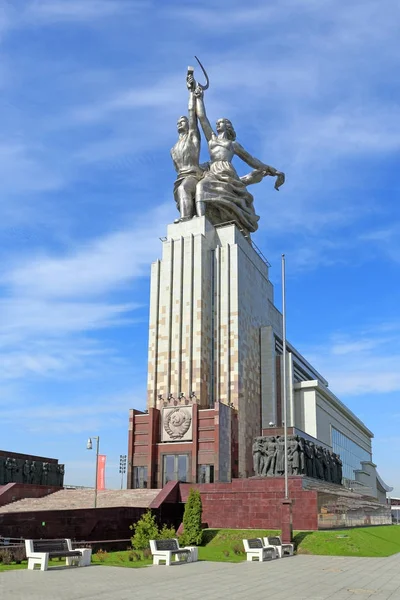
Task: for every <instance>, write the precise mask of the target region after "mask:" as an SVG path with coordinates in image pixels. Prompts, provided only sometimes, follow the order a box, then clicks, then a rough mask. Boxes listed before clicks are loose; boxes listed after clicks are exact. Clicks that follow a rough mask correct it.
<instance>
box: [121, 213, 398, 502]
mask: <svg viewBox="0 0 400 600" xmlns="http://www.w3.org/2000/svg"><path fill="white" fill-rule="evenodd" d="M162 243H163V256H162V259H161V260H158V261H156V262H155V263H154V264H153V265H152V271H151V292H150V323H149V355H148V388H147V389H148V395H147V410H146V411H145V412H141V411H137V410H134V409H132V410H131V411H130V415H129V448H128V487H132V488H134V487H149V488H156V487H162V486H164V485H165V484H166V483H168V482H169V481H181V482H183V483H185V482H187V483H213V482H230V481H231V480H232V479H236V478H248V477H252V476H254V471H253V457H252V446H253V441H254V438H255V437H256V436H259V435H281V434H282V425H283V422H282V421H283V394H282V389H283V383H284V382H283V381H282V373H283V369H282V366H283V365H282V361H283V357H282V315H281V313H280V312H279V310H278V309H277V308H276V306H275V305H274V298H273V286H272V284H271V281H270V280H269V275H268V270H269V264H268V262H267V261H266V260H265V258H264V257H263V256H262V255H261V253H260V252H259V251H258V249H257V248H256V247H255V245H254V244H253V243H252V241H251V240H250V239H249V237H248V236H245V235H244V234H243V232H241V231H240V230H239V229H238V227H237V226H236V225H235V224H234V223H228V224H225V225H221V226H217V227H214V226H213V225H211V224H210V223H209V222H208V221H207V220H206V219H205V218H204V217H201V218H196V219H192V220H190V221H186V222H180V223H177V224H173V225H170V226H168V232H167V236H166V237H165V238H164V239H163V241H162ZM286 367H287V368H286V374H287V380H286V386H287V387H286V389H287V418H288V423H287V425H288V428H289V430H290V432H292V433H295V434H298V435H301V436H303V437H306V438H309V439H310V440H315V441H316V442H317V443H318V444H319V445H322V446H325V447H326V448H328V449H330V450H333V451H334V452H335V453H337V454H339V455H340V457H341V459H342V462H343V483H344V484H346V485H347V487H349V488H353V487H354V486H356V487H357V489H358V490H359V491H360V493H365V494H367V495H370V496H371V497H375V498H378V497H379V498H381V497H382V495H384V494H385V489H386V490H387V489H389V488H387V486H385V484H384V483H383V482H382V480H381V479H380V478H379V476H378V475H377V473H376V468H375V465H374V463H373V462H372V445H371V441H372V438H373V434H372V432H371V431H370V430H369V429H368V428H367V427H366V426H365V425H364V424H363V423H362V422H361V421H360V419H358V418H357V417H356V415H354V414H353V413H352V412H351V411H350V410H349V409H348V408H347V407H346V406H345V405H344V404H343V403H342V402H341V401H340V400H339V399H338V398H337V397H336V396H335V395H334V394H333V393H332V392H331V391H330V390H329V387H328V382H327V381H326V380H325V379H324V377H323V376H322V375H320V374H319V373H318V372H317V371H316V370H315V369H314V368H313V367H312V365H310V364H309V363H308V362H307V360H306V359H305V358H304V357H302V356H301V355H300V354H299V353H298V352H297V351H296V349H295V348H294V347H293V346H291V345H290V344H287V356H286Z"/></svg>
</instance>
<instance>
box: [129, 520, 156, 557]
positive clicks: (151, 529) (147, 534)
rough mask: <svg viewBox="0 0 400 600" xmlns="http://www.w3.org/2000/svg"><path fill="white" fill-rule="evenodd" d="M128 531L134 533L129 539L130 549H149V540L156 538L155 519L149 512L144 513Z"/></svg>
mask: <svg viewBox="0 0 400 600" xmlns="http://www.w3.org/2000/svg"><path fill="white" fill-rule="evenodd" d="M130 529H133V530H134V532H135V533H134V534H133V536H132V538H131V542H132V547H133V548H134V549H135V550H145V549H146V548H150V540H156V539H157V538H158V526H157V523H156V517H155V515H153V514H152V512H151V510H148V511H146V512H145V513H144V514H143V515H142V516H141V518H140V519H139V521H138V522H137V523H135V524H134V525H131V526H130Z"/></svg>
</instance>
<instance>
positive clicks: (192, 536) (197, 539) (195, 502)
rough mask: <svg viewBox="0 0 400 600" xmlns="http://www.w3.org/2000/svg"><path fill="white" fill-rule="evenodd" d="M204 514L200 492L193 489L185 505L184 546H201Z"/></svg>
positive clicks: (182, 538)
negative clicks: (202, 516) (202, 517)
mask: <svg viewBox="0 0 400 600" xmlns="http://www.w3.org/2000/svg"><path fill="white" fill-rule="evenodd" d="M202 513H203V506H202V503H201V496H200V492H199V491H197V490H195V489H194V488H191V489H190V492H189V497H188V499H187V502H186V504H185V512H184V514H183V534H182V536H181V538H180V542H181V543H182V544H183V545H184V546H189V545H195V546H199V545H200V544H201V540H202V537H203V529H202V527H201V515H202Z"/></svg>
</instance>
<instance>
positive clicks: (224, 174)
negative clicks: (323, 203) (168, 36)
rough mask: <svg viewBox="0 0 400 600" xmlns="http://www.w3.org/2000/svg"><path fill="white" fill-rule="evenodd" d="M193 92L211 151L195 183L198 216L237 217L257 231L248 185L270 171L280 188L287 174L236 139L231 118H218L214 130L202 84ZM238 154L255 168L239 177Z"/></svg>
mask: <svg viewBox="0 0 400 600" xmlns="http://www.w3.org/2000/svg"><path fill="white" fill-rule="evenodd" d="M194 95H195V96H196V114H197V117H198V119H199V121H200V125H201V128H202V130H203V132H204V135H205V138H206V140H207V142H208V150H209V153H210V167H209V170H208V171H205V172H204V175H203V178H202V179H201V180H200V181H199V182H198V184H197V186H196V213H197V216H203V215H207V218H208V219H209V220H210V221H211V223H213V224H214V225H217V224H218V223H224V222H227V221H237V223H238V225H239V226H240V227H241V228H242V229H243V230H245V232H253V231H256V230H257V228H258V220H259V217H258V216H257V215H256V213H255V210H254V206H253V196H252V195H251V194H250V192H248V190H247V187H246V186H247V185H250V184H253V183H259V182H260V181H261V180H262V179H263V178H264V177H265V176H267V175H271V176H275V177H276V178H277V179H276V182H275V189H276V190H278V189H279V187H280V186H281V185H282V184H283V183H284V181H285V175H284V174H283V173H281V172H280V171H277V170H276V169H274V168H273V167H270V166H269V165H266V164H264V163H262V162H261V161H260V160H258V159H257V158H254V157H253V156H251V154H249V153H248V152H247V151H246V150H245V149H244V148H243V147H242V146H241V145H240V144H239V143H238V142H237V141H236V133H235V130H234V128H233V125H232V123H231V121H229V119H218V121H217V123H216V133H215V132H214V131H213V129H212V127H211V125H210V121H209V120H208V118H207V115H206V110H205V106H204V93H203V89H202V87H200V86H197V87H196V89H195V92H194ZM235 155H236V156H238V157H239V158H241V159H242V160H243V161H244V162H245V163H247V164H248V165H249V166H250V167H253V169H254V170H253V171H252V172H251V173H249V174H248V175H245V176H243V177H239V175H238V174H237V172H236V170H235V168H234V167H233V165H232V159H233V157H234V156H235Z"/></svg>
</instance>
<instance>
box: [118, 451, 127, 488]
mask: <svg viewBox="0 0 400 600" xmlns="http://www.w3.org/2000/svg"><path fill="white" fill-rule="evenodd" d="M119 472H120V474H121V490H122V484H123V481H124V475H125V473H126V454H120V455H119Z"/></svg>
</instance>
